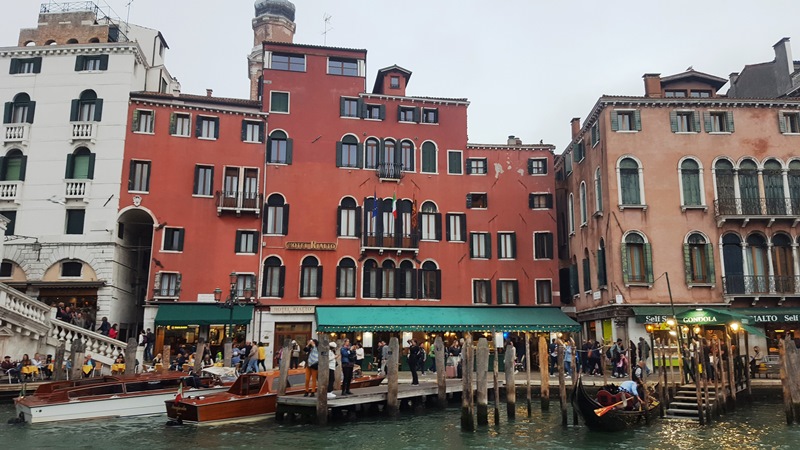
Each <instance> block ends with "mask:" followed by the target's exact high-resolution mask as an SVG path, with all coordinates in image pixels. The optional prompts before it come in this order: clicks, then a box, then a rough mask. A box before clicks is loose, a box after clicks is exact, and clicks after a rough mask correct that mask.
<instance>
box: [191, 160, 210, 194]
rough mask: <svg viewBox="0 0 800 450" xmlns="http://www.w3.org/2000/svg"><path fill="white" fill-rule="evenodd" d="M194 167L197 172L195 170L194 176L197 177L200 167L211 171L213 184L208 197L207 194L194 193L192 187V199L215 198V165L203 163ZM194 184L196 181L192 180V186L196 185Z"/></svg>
mask: <svg viewBox="0 0 800 450" xmlns="http://www.w3.org/2000/svg"><path fill="white" fill-rule="evenodd" d="M194 167H195V170H194V173H193V176H196V175H197V168H198V167H202V168H204V169H211V179H212V183H211V184H210V188H211V192H210V193H209V194H208V195H205V194H196V193H195V192H194V186H192V197H197V198H214V183H213V179H214V172H216V170H215V168H214V165H213V164H201V163H197V164H195V165H194ZM194 182H195V180H194V178H192V184H194Z"/></svg>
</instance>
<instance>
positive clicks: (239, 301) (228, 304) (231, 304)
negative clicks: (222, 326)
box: [214, 272, 253, 339]
mask: <svg viewBox="0 0 800 450" xmlns="http://www.w3.org/2000/svg"><path fill="white" fill-rule="evenodd" d="M238 279H239V276H238V275H237V274H236V272H231V274H230V280H229V281H230V285H231V288H230V293H229V294H228V298H226V299H225V301H224V302H223V301H222V289H220V288H216V289H214V300H215V301H216V302H217V306H219V307H220V308H224V309H227V310H229V311H230V315H229V316H228V333H227V334H226V337H227V338H229V339H232V338H233V310H234V308H236V307H237V306H247V305H248V304H250V299H251V298H252V297H253V288H252V287H251V286H247V285H245V286H244V290H243V292H242V294H243V295H242V296H241V297H239V296H238V295H237V294H238V292H237V289H236V282H237V281H238Z"/></svg>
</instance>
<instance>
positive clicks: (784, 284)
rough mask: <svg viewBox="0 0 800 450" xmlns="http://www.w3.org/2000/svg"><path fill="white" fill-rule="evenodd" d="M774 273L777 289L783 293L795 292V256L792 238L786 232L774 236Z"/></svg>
mask: <svg viewBox="0 0 800 450" xmlns="http://www.w3.org/2000/svg"><path fill="white" fill-rule="evenodd" d="M772 273H773V274H774V277H775V278H774V279H775V291H776V292H778V293H782V294H794V293H795V285H796V283H795V273H794V258H793V256H792V238H791V237H789V236H788V235H786V234H784V233H778V234H776V235H775V236H773V237H772Z"/></svg>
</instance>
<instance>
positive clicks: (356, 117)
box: [339, 116, 361, 120]
mask: <svg viewBox="0 0 800 450" xmlns="http://www.w3.org/2000/svg"><path fill="white" fill-rule="evenodd" d="M339 118H340V119H355V120H361V117H358V116H339Z"/></svg>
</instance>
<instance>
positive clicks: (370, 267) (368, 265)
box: [361, 259, 381, 298]
mask: <svg viewBox="0 0 800 450" xmlns="http://www.w3.org/2000/svg"><path fill="white" fill-rule="evenodd" d="M380 278H381V269H379V268H378V263H376V262H375V261H374V260H372V259H368V260H366V261H364V276H363V278H362V284H363V286H362V291H361V296H362V297H364V298H380V296H381V294H380V287H381V286H380Z"/></svg>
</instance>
